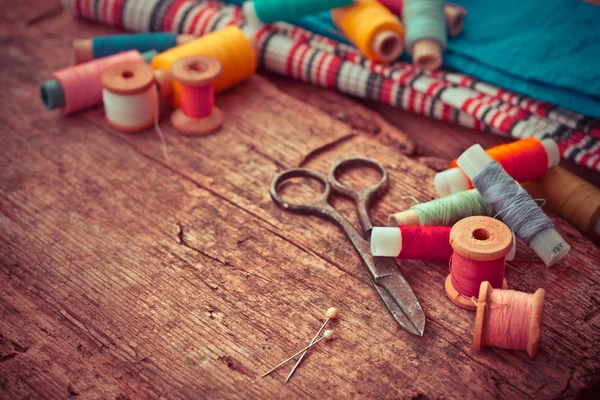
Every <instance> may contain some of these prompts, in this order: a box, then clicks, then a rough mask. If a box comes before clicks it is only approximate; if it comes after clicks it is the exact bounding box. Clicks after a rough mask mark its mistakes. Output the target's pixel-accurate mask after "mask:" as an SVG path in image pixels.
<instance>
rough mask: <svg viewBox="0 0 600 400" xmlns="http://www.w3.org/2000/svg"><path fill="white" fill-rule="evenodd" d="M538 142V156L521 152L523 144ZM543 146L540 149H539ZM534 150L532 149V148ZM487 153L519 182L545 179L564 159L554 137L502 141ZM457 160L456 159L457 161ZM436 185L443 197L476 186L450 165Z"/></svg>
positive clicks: (438, 192) (439, 174)
mask: <svg viewBox="0 0 600 400" xmlns="http://www.w3.org/2000/svg"><path fill="white" fill-rule="evenodd" d="M526 143H527V145H528V146H532V147H533V146H536V148H534V150H537V152H538V153H540V152H541V153H542V154H541V156H540V155H539V154H538V155H537V156H536V158H535V159H530V157H529V156H530V154H529V153H526V152H525V151H523V152H522V153H520V152H519V149H520V147H521V146H524V145H525V144H526ZM537 147H539V149H537ZM529 151H531V150H529ZM486 153H487V154H488V155H489V156H490V157H491V158H492V159H493V160H494V161H498V162H499V163H500V165H502V167H503V168H504V169H505V170H506V172H507V173H508V174H509V175H510V176H511V177H512V178H513V179H515V180H516V181H517V182H526V181H533V180H538V179H541V178H542V177H543V176H544V175H545V174H546V171H547V170H548V169H549V168H552V167H554V166H556V165H558V164H559V163H560V152H559V150H558V145H557V144H556V142H555V141H554V140H552V139H544V140H541V141H540V140H538V139H536V138H528V139H523V140H519V141H516V142H513V143H509V144H507V145H500V146H496V147H492V148H491V149H488V150H486ZM453 164H455V162H453ZM433 182H434V185H435V190H436V192H437V194H438V195H439V196H440V197H444V196H449V195H451V194H454V193H458V192H462V191H465V190H469V189H472V188H473V187H472V185H471V180H470V179H469V177H468V176H467V175H465V173H464V172H462V171H461V170H460V168H450V169H447V170H445V171H442V172H439V173H437V174H436V175H435V178H434V181H433Z"/></svg>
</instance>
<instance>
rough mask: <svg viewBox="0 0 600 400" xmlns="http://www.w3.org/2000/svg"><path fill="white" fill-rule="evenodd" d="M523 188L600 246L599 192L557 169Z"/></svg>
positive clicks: (570, 174) (565, 171) (574, 176)
mask: <svg viewBox="0 0 600 400" xmlns="http://www.w3.org/2000/svg"><path fill="white" fill-rule="evenodd" d="M523 188H524V189H525V190H527V192H528V193H529V194H530V195H531V196H532V197H534V198H541V199H544V200H546V206H547V207H549V208H550V209H551V210H553V211H554V212H556V213H557V214H558V215H560V216H561V217H563V218H564V219H566V220H567V221H569V222H570V223H571V224H573V225H575V226H576V227H577V228H578V229H579V230H580V231H581V232H583V233H584V234H585V235H587V236H588V237H589V238H590V239H592V240H593V241H594V242H596V243H598V242H600V190H599V189H598V188H597V187H596V186H594V185H592V184H591V183H589V182H587V181H585V180H583V179H582V178H580V177H578V176H577V175H575V174H572V173H570V172H569V171H567V170H566V169H564V168H561V167H554V168H550V169H549V170H548V173H547V174H546V175H545V176H544V177H543V178H542V179H540V180H538V181H535V182H527V183H525V184H523Z"/></svg>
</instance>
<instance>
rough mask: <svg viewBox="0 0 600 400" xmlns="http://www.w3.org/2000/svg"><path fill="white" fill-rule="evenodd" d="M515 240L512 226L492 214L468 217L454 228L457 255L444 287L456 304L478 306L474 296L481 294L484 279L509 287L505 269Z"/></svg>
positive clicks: (471, 308) (451, 239)
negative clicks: (507, 256)
mask: <svg viewBox="0 0 600 400" xmlns="http://www.w3.org/2000/svg"><path fill="white" fill-rule="evenodd" d="M512 241H513V236H512V233H511V231H510V229H509V228H508V227H507V226H506V225H504V224H503V223H502V222H500V221H498V220H497V219H494V218H490V217H479V216H477V217H468V218H465V219H462V220H460V221H458V222H457V223H456V224H455V225H454V226H453V227H452V230H451V231H450V245H451V246H452V248H453V249H454V254H452V258H451V260H450V274H449V275H448V277H447V278H446V285H445V286H446V294H447V295H448V297H449V298H450V300H452V302H453V303H454V304H456V305H458V306H459V307H462V308H466V309H467V310H475V309H476V308H477V306H476V305H475V303H474V302H473V300H472V298H473V297H475V296H477V295H478V293H479V287H480V285H481V282H483V281H489V282H490V283H491V284H492V286H494V287H496V288H507V287H508V285H507V283H506V280H505V279H504V268H505V257H506V255H507V254H508V253H509V252H510V250H511V248H512Z"/></svg>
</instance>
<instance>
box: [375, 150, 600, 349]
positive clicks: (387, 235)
mask: <svg viewBox="0 0 600 400" xmlns="http://www.w3.org/2000/svg"><path fill="white" fill-rule="evenodd" d="M559 162H560V156H559V152H558V147H557V145H556V143H555V142H554V141H553V140H550V139H544V140H541V141H540V140H538V139H536V138H527V139H523V140H520V141H517V142H514V143H511V144H507V145H501V146H497V147H494V148H491V149H489V150H488V151H487V152H485V151H484V150H483V149H482V148H481V146H479V145H475V146H472V147H471V148H469V149H467V151H465V152H464V153H463V154H462V155H461V156H460V157H459V158H458V159H457V160H455V161H453V162H452V163H451V165H450V167H451V168H450V169H449V170H447V171H444V172H440V173H439V174H437V175H436V177H435V187H436V190H437V192H438V194H439V195H440V196H443V197H441V198H439V199H437V200H433V201H430V202H428V203H423V204H417V205H415V206H413V207H411V208H410V209H409V210H405V211H402V212H398V213H396V214H393V215H390V218H389V226H390V227H375V228H373V231H372V235H371V252H372V253H373V255H375V256H394V257H397V258H399V259H405V260H406V259H418V260H432V261H443V262H448V265H449V269H450V274H449V275H448V277H447V279H446V283H445V290H446V294H447V295H448V297H449V298H450V300H451V301H452V302H453V303H454V304H456V305H458V306H460V307H462V308H465V309H468V310H477V316H476V320H475V325H474V342H475V347H476V348H477V349H478V350H480V349H482V348H483V347H484V346H486V345H489V346H496V347H501V348H506V349H521V350H527V352H528V353H529V355H531V356H534V355H535V354H536V353H537V348H538V344H539V341H540V335H541V326H542V311H543V305H544V294H545V292H544V290H543V289H539V290H538V291H537V292H536V293H535V294H533V295H531V294H527V293H522V292H519V291H515V290H506V289H507V288H508V287H509V286H510V282H507V281H506V279H505V276H504V272H505V266H506V260H510V259H512V257H513V256H514V253H513V252H514V244H515V240H516V239H515V236H516V237H518V238H519V239H521V240H522V241H523V242H524V243H525V244H526V245H527V246H529V247H530V248H531V249H532V250H533V251H534V252H535V253H536V254H537V255H538V256H539V257H540V258H541V259H542V261H543V262H544V263H545V264H546V265H547V266H551V265H553V264H556V263H557V262H559V261H560V260H561V259H563V258H564V257H565V256H566V255H567V253H568V252H569V250H570V249H571V247H570V246H569V244H568V243H567V242H566V241H565V240H564V239H563V238H562V237H561V235H560V234H559V233H558V232H557V231H556V230H555V228H554V225H553V224H552V222H551V221H550V219H549V218H548V217H547V216H546V215H545V214H544V212H543V211H542V209H541V207H540V206H539V205H538V204H537V201H540V200H544V201H545V202H546V204H547V205H548V206H549V208H551V209H552V210H553V211H555V212H557V213H558V214H560V215H561V216H563V217H564V218H566V219H567V220H569V221H571V222H572V223H573V224H574V225H575V226H577V227H578V228H579V229H580V230H581V231H583V232H584V233H585V234H586V235H588V237H590V238H591V239H593V240H597V239H598V238H599V237H600V191H599V190H598V189H597V188H596V187H594V186H593V185H591V184H589V183H587V182H585V181H584V180H582V179H581V178H579V177H577V176H575V175H573V174H570V173H569V172H567V171H566V170H564V169H562V168H561V167H559V166H558V164H559ZM517 181H518V182H523V185H522V186H521V185H520V184H518V183H517ZM532 196H535V200H534V199H533V198H532ZM450 227H451V228H450ZM511 231H512V232H514V234H511ZM511 253H513V254H511Z"/></svg>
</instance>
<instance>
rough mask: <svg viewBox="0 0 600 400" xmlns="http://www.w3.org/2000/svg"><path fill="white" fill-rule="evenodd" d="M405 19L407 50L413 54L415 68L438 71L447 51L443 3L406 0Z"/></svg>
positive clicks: (436, 0) (438, 0)
mask: <svg viewBox="0 0 600 400" xmlns="http://www.w3.org/2000/svg"><path fill="white" fill-rule="evenodd" d="M402 16H403V22H404V26H405V27H406V50H407V51H408V52H409V53H410V54H412V57H413V63H414V64H415V66H417V67H418V68H421V69H426V70H429V71H433V70H436V69H438V68H439V67H440V66H441V65H442V52H443V51H444V49H445V48H446V19H445V14H444V0H405V1H404V7H403V11H402Z"/></svg>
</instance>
